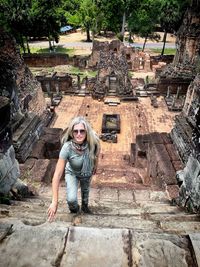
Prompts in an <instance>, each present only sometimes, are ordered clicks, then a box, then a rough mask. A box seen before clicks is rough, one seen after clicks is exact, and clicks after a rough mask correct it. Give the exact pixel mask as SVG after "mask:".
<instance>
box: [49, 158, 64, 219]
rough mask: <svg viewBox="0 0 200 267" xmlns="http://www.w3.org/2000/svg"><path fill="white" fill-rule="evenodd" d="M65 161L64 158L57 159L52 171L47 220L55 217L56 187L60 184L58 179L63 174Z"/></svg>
mask: <svg viewBox="0 0 200 267" xmlns="http://www.w3.org/2000/svg"><path fill="white" fill-rule="evenodd" d="M65 164H66V161H65V160H64V159H61V158H60V159H59V160H58V162H57V164H56V169H55V172H54V176H53V180H52V194H53V196H52V202H51V205H50V206H49V208H48V221H50V222H51V221H52V220H53V219H54V217H55V214H56V211H57V207H58V189H59V184H60V179H61V177H62V175H63V172H64V169H65Z"/></svg>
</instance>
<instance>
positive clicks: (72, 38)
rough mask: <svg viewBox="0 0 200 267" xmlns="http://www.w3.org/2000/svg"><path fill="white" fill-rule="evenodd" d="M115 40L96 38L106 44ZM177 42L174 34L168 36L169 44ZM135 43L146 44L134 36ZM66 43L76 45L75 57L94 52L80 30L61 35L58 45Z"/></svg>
mask: <svg viewBox="0 0 200 267" xmlns="http://www.w3.org/2000/svg"><path fill="white" fill-rule="evenodd" d="M158 34H160V36H161V39H160V41H162V38H163V33H162V32H158ZM126 37H128V33H127V32H126V33H125V38H126ZM114 39H115V38H114V37H105V36H97V37H95V40H97V41H100V42H105V41H108V42H111V41H112V40H114ZM175 40H176V38H175V36H174V35H172V34H168V35H167V43H172V44H173V43H175ZM76 42H82V43H83V46H82V47H80V46H79V47H76ZM134 42H136V43H141V44H143V43H144V38H140V37H137V36H134ZM66 43H69V44H70V43H74V46H72V48H74V49H75V52H74V54H75V55H90V54H91V52H92V51H91V46H89V45H86V44H88V43H86V33H85V32H82V31H81V30H80V29H78V30H77V32H75V33H70V34H66V35H61V36H60V41H59V44H58V45H63V44H66ZM148 43H156V42H153V41H151V40H148ZM145 51H146V52H149V50H148V49H145ZM151 53H152V52H151ZM154 54H156V53H154Z"/></svg>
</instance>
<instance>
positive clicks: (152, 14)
mask: <svg viewBox="0 0 200 267" xmlns="http://www.w3.org/2000/svg"><path fill="white" fill-rule="evenodd" d="M158 22H159V0H142V1H141V2H140V5H139V6H138V8H137V9H135V10H134V11H133V12H132V13H131V15H130V18H129V20H128V29H129V31H130V32H131V33H133V34H136V35H138V36H140V37H142V38H145V40H144V44H143V49H142V50H143V51H144V49H145V45H146V42H147V40H148V39H151V40H156V41H158V40H159V39H160V36H159V35H158V34H156V33H155V28H156V26H157V24H158Z"/></svg>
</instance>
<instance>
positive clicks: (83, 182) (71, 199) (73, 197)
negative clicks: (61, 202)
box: [65, 173, 91, 212]
mask: <svg viewBox="0 0 200 267" xmlns="http://www.w3.org/2000/svg"><path fill="white" fill-rule="evenodd" d="M65 181H66V187H67V190H66V191H67V204H68V206H69V210H70V211H72V212H77V211H78V210H79V205H78V197H77V194H78V185H79V182H80V187H81V199H82V205H86V206H87V205H88V200H89V191H90V181H91V177H76V176H75V175H72V174H69V173H66V175H65Z"/></svg>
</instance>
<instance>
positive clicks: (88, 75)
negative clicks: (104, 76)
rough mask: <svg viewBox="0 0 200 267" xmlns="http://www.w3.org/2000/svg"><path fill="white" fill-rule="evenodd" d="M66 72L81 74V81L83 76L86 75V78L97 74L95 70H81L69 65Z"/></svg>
mask: <svg viewBox="0 0 200 267" xmlns="http://www.w3.org/2000/svg"><path fill="white" fill-rule="evenodd" d="M68 73H70V74H79V75H80V76H81V81H82V79H83V78H85V77H86V76H87V77H88V78H93V77H95V76H96V75H97V71H88V70H81V69H79V68H77V67H72V66H71V67H70V68H69V70H68Z"/></svg>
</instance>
